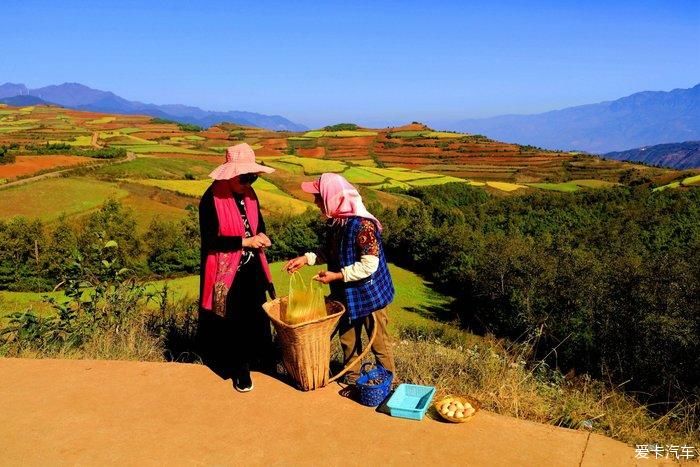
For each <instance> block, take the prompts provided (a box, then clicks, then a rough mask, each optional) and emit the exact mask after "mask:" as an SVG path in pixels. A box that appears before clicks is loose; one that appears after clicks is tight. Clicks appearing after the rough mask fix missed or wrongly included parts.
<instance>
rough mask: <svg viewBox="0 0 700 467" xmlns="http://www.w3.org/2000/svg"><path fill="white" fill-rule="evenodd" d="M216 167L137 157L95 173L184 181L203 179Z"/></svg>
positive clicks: (200, 163)
mask: <svg viewBox="0 0 700 467" xmlns="http://www.w3.org/2000/svg"><path fill="white" fill-rule="evenodd" d="M215 167H216V164H214V163H213V162H208V161H205V160H201V161H198V160H192V159H174V158H172V159H171V158H167V159H165V158H162V157H144V156H142V157H137V158H136V159H134V160H133V161H129V162H124V163H121V164H114V165H108V166H104V167H101V168H99V169H98V170H96V171H95V173H98V174H103V175H110V176H113V177H116V178H155V179H183V178H185V175H186V174H191V175H193V176H194V177H195V178H203V177H206V176H207V175H209V173H210V172H211V171H212V170H213V169H214V168H215Z"/></svg>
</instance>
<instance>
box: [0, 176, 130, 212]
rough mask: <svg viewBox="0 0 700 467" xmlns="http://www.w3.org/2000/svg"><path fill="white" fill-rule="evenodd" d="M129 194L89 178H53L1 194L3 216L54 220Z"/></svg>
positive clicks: (0, 192)
mask: <svg viewBox="0 0 700 467" xmlns="http://www.w3.org/2000/svg"><path fill="white" fill-rule="evenodd" d="M128 194H129V192H128V191H126V190H123V189H121V188H119V187H118V186H117V185H116V184H115V183H110V182H102V181H97V180H90V179H87V178H50V179H45V180H40V181H38V182H34V183H30V184H26V185H19V186H15V187H10V188H6V189H3V190H2V191H0V217H3V218H10V217H14V216H26V217H37V218H39V219H41V220H45V221H46V220H54V219H57V218H58V217H60V215H61V214H62V213H65V214H67V215H72V214H77V213H81V212H85V211H89V210H91V209H95V208H97V207H99V206H100V205H102V203H104V202H105V200H107V199H109V198H114V199H119V198H123V197H125V196H127V195H128Z"/></svg>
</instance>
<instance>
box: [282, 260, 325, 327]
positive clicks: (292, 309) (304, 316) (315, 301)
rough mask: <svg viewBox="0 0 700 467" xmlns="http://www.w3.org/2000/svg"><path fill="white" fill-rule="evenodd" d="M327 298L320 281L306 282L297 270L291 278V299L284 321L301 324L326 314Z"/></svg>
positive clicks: (288, 302) (283, 317)
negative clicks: (307, 283)
mask: <svg viewBox="0 0 700 467" xmlns="http://www.w3.org/2000/svg"><path fill="white" fill-rule="evenodd" d="M326 314H327V313H326V300H325V297H324V294H323V287H322V286H321V284H320V283H319V282H318V281H315V280H313V279H312V280H311V283H310V284H309V285H306V283H304V279H303V278H302V277H301V274H299V273H298V272H295V273H294V274H292V276H291V277H290V278H289V300H288V301H287V309H286V310H285V313H284V316H282V321H284V322H285V323H287V324H292V325H293V324H300V323H306V322H308V321H313V320H315V319H319V318H323V317H324V316H326Z"/></svg>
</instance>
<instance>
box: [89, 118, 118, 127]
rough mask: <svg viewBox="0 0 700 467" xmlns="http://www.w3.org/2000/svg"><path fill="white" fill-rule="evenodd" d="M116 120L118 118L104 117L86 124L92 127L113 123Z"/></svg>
mask: <svg viewBox="0 0 700 467" xmlns="http://www.w3.org/2000/svg"><path fill="white" fill-rule="evenodd" d="M116 119H117V117H102V118H97V119H95V120H88V121H87V122H85V123H88V124H91V125H103V124H105V123H112V122H113V121H115V120H116Z"/></svg>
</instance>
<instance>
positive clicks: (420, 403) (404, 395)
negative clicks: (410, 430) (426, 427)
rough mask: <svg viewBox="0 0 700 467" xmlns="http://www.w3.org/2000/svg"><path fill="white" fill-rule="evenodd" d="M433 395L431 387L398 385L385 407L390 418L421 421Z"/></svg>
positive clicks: (433, 390) (433, 389)
mask: <svg viewBox="0 0 700 467" xmlns="http://www.w3.org/2000/svg"><path fill="white" fill-rule="evenodd" d="M434 395H435V388H434V387H433V386H421V385H418V384H399V387H397V388H396V390H395V391H394V394H392V396H391V398H389V401H388V402H387V403H386V406H387V407H388V408H389V414H390V415H391V416H392V417H401V418H410V419H411V420H423V416H424V415H425V412H426V411H427V410H428V408H430V402H431V401H432V400H433V396H434Z"/></svg>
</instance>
